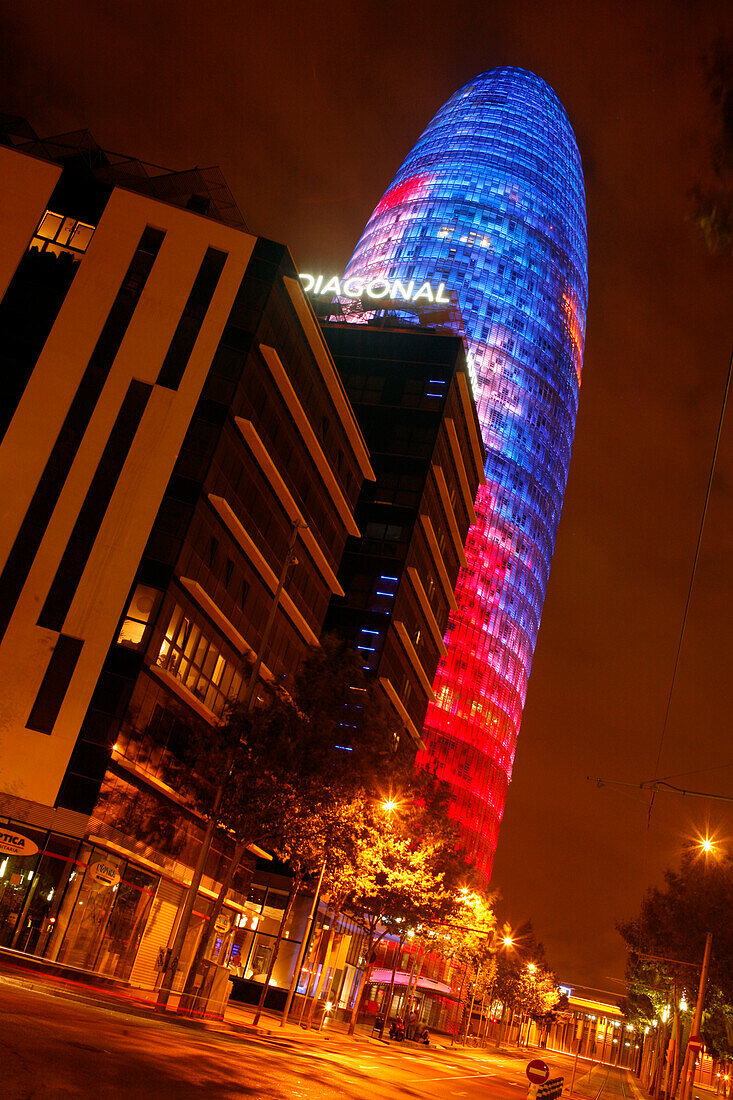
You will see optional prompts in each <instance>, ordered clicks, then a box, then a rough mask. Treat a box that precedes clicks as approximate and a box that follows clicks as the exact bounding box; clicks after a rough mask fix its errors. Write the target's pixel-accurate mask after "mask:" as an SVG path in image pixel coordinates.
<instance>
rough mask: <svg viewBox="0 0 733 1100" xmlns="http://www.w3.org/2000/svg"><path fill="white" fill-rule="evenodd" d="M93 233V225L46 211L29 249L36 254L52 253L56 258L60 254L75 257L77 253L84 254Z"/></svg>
mask: <svg viewBox="0 0 733 1100" xmlns="http://www.w3.org/2000/svg"><path fill="white" fill-rule="evenodd" d="M93 233H94V226H93V225H89V224H88V223H87V222H80V221H77V219H76V218H65V217H64V215H63V214H57V213H55V211H53V210H47V211H46V213H45V214H44V215H43V217H42V218H41V221H40V223H39V225H38V229H37V230H36V235H35V236H34V238H33V240H32V241H31V245H30V247H31V248H32V249H33V248H35V249H36V250H37V251H38V252H52V253H54V255H56V256H60V255H61V254H62V253H66V254H67V255H68V256H76V254H77V253H79V252H86V250H87V248H88V247H89V242H90V241H91V239H92V234H93Z"/></svg>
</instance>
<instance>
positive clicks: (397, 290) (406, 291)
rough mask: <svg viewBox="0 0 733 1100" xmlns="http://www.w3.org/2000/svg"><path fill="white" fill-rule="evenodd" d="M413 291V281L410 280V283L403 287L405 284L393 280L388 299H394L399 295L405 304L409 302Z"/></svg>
mask: <svg viewBox="0 0 733 1100" xmlns="http://www.w3.org/2000/svg"><path fill="white" fill-rule="evenodd" d="M414 290H415V280H414V279H413V280H412V282H411V283H408V284H407V287H405V284H404V283H402V282H400V280H399V279H395V281H394V282H393V283H392V289H391V290H390V292H389V296H390V298H396V297H397V295H398V294H399V295H400V297H402V298H404V299H405V301H406V302H409V301H410V300H411V298H412V295H413V292H414Z"/></svg>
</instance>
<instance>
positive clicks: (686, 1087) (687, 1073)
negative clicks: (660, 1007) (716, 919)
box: [680, 932, 713, 1100]
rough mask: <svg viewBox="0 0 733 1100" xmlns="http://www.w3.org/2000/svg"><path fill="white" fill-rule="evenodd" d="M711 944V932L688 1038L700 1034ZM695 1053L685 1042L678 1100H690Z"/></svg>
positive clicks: (707, 942)
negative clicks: (685, 1047) (685, 1049)
mask: <svg viewBox="0 0 733 1100" xmlns="http://www.w3.org/2000/svg"><path fill="white" fill-rule="evenodd" d="M712 942H713V934H712V932H708V934H707V936H706V937H705V954H704V955H703V957H702V972H701V973H700V988H699V989H698V991H697V1004H696V1005H695V1015H694V1016H693V1019H692V1027H691V1028H690V1038H697V1037H698V1036H699V1034H700V1026H701V1024H702V1009H703V1005H704V1003H705V983H706V982H707V980H708V970H709V969H710V947H711V944H712ZM696 1053H697V1052H696V1051H693V1050H690V1040H689V1039H688V1041H687V1052H686V1054H685V1064H684V1067H683V1069H682V1078H683V1085H682V1095H681V1097H680V1100H691V1097H692V1084H693V1081H694V1080H695V1058H696Z"/></svg>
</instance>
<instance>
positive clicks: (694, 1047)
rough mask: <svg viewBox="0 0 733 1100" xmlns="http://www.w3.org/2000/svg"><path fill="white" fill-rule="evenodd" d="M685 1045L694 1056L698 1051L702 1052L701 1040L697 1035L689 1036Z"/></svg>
mask: <svg viewBox="0 0 733 1100" xmlns="http://www.w3.org/2000/svg"><path fill="white" fill-rule="evenodd" d="M687 1045H688V1047H689V1048H690V1050H691V1051H692V1052H693V1053H694V1054H697V1052H698V1050H702V1039H701V1038H700V1036H699V1035H691V1036H690V1038H689V1039H688V1040H687Z"/></svg>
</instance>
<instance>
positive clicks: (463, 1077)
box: [418, 1073, 498, 1085]
mask: <svg viewBox="0 0 733 1100" xmlns="http://www.w3.org/2000/svg"><path fill="white" fill-rule="evenodd" d="M497 1076H498V1074H496V1073H457V1074H454V1075H453V1076H451V1077H448V1076H446V1075H444V1076H443V1077H421V1078H420V1080H419V1082H418V1083H419V1084H421V1085H424V1084H425V1083H426V1081H474V1080H478V1078H479V1077H497Z"/></svg>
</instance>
